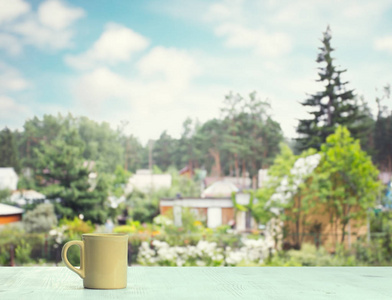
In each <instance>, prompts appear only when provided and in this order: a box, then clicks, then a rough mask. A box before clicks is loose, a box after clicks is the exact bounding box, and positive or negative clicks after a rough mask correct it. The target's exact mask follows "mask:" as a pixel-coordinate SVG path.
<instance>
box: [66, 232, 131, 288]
mask: <svg viewBox="0 0 392 300" xmlns="http://www.w3.org/2000/svg"><path fill="white" fill-rule="evenodd" d="M73 245H78V246H79V247H80V254H81V255H80V268H79V269H77V268H75V267H74V266H72V265H71V263H70V262H69V261H68V258H67V251H68V248H69V247H71V246H73ZM61 257H62V259H63V262H64V264H65V265H66V266H67V267H68V268H69V269H70V270H71V271H74V272H75V273H76V274H78V275H79V276H80V277H81V278H82V279H83V285H84V287H85V288H89V289H123V288H125V287H126V286H127V267H128V235H127V234H114V233H112V234H111V233H109V234H105V233H89V234H83V237H82V241H70V242H68V243H66V244H65V245H64V247H63V251H62V252H61Z"/></svg>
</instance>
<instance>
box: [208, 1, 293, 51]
mask: <svg viewBox="0 0 392 300" xmlns="http://www.w3.org/2000/svg"><path fill="white" fill-rule="evenodd" d="M245 2H246V1H242V0H237V1H221V2H218V3H214V4H212V5H210V6H209V7H208V9H207V12H206V14H205V15H204V18H203V19H204V20H205V21H207V22H208V23H211V24H212V26H213V29H214V33H215V35H217V36H219V37H222V38H224V44H225V45H226V46H227V47H229V48H241V49H250V50H252V51H253V53H254V54H257V55H261V56H267V57H277V56H281V55H283V54H286V53H289V52H290V50H291V48H292V41H291V38H290V36H289V35H288V34H286V33H284V32H279V31H271V30H269V31H267V30H266V27H265V25H264V24H262V23H263V22H260V21H259V22H251V19H252V18H251V17H249V12H250V13H251V14H252V13H255V12H254V11H253V10H252V9H248V10H246V9H245V8H246V5H248V4H250V5H251V7H252V8H253V7H254V6H255V4H254V3H250V2H249V1H248V2H246V3H245ZM256 6H257V5H256ZM258 17H259V18H261V17H260V15H258Z"/></svg>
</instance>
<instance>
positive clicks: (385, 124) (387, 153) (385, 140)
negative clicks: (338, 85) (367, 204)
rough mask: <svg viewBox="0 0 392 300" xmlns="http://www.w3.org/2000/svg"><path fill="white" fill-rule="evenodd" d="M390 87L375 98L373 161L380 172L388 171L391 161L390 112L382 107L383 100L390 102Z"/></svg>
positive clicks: (387, 86)
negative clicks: (376, 112) (376, 106)
mask: <svg viewBox="0 0 392 300" xmlns="http://www.w3.org/2000/svg"><path fill="white" fill-rule="evenodd" d="M390 96H391V86H390V85H386V86H385V87H384V89H383V95H382V96H381V97H377V98H376V102H377V104H378V114H377V120H376V123H375V126H374V149H375V151H374V152H375V161H376V163H377V164H378V165H379V167H380V168H381V170H390V167H391V161H392V112H391V111H390V110H389V108H388V107H387V106H383V105H382V101H383V100H386V99H388V100H390Z"/></svg>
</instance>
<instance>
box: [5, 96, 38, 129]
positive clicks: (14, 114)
mask: <svg viewBox="0 0 392 300" xmlns="http://www.w3.org/2000/svg"><path fill="white" fill-rule="evenodd" d="M30 116H31V112H30V109H29V108H27V107H26V106H25V105H21V104H19V103H17V102H16V101H15V100H14V99H12V98H10V97H7V96H1V95H0V127H3V126H7V127H9V128H11V129H16V128H20V127H22V125H23V123H24V121H25V120H26V119H27V118H28V117H30Z"/></svg>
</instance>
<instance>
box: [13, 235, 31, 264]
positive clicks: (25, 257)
mask: <svg viewBox="0 0 392 300" xmlns="http://www.w3.org/2000/svg"><path fill="white" fill-rule="evenodd" d="M31 250H32V247H31V245H30V244H28V243H27V242H26V241H25V240H24V239H22V240H21V241H20V243H19V245H18V246H17V247H16V248H15V261H16V263H17V264H20V265H23V264H26V263H29V262H31V258H30V257H31Z"/></svg>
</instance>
